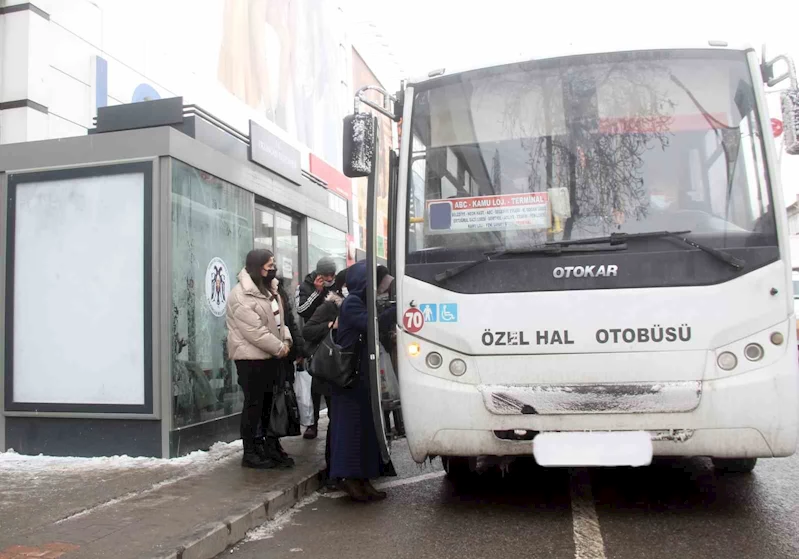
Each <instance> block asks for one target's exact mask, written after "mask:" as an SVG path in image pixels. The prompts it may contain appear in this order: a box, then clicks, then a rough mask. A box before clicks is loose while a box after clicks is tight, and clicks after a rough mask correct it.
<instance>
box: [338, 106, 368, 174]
mask: <svg viewBox="0 0 799 559" xmlns="http://www.w3.org/2000/svg"><path fill="white" fill-rule="evenodd" d="M374 159H375V121H374V117H373V116H372V115H370V114H366V113H356V114H353V115H348V116H346V117H344V165H343V170H344V174H345V175H346V176H348V177H350V178H352V179H355V178H359V177H368V176H369V175H371V174H372V167H373V165H374Z"/></svg>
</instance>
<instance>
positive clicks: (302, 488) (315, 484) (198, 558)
mask: <svg viewBox="0 0 799 559" xmlns="http://www.w3.org/2000/svg"><path fill="white" fill-rule="evenodd" d="M323 471H324V468H323V469H322V470H320V471H319V472H315V473H312V474H310V475H304V476H303V477H302V478H300V480H299V481H297V482H296V483H295V484H294V486H293V487H290V488H288V489H286V490H283V491H270V492H269V493H267V494H266V496H265V499H264V501H263V502H261V503H258V504H257V505H254V506H252V507H251V508H250V509H249V510H247V511H246V512H244V513H243V514H234V515H232V516H229V517H227V518H226V519H225V520H223V521H222V522H212V523H210V524H206V525H205V526H203V527H201V528H199V529H198V530H197V531H195V532H194V533H193V534H192V535H191V536H190V537H188V538H187V539H186V541H185V542H184V543H183V544H182V545H179V546H178V547H177V549H175V550H174V551H172V552H168V553H167V554H166V555H159V556H158V559H213V558H214V557H216V556H217V555H219V554H220V553H222V552H223V551H225V550H226V549H227V548H228V547H230V546H233V545H236V544H237V543H239V542H240V541H241V540H243V539H244V538H245V536H246V535H247V532H249V531H250V530H252V529H253V528H257V527H258V526H260V525H261V524H263V523H264V522H266V521H268V520H272V519H274V518H275V517H276V516H277V515H278V514H279V513H281V512H283V511H284V510H287V509H290V508H291V507H293V506H294V505H296V504H297V503H298V502H300V501H301V500H302V499H304V498H305V497H307V496H309V495H311V494H312V493H314V492H315V491H316V490H317V489H319V487H320V486H321V484H320V482H319V475H320V473H321V472H323Z"/></svg>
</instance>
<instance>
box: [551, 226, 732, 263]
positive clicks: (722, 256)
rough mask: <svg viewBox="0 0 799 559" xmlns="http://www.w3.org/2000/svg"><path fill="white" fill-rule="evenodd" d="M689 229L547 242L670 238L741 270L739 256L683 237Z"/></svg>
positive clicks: (594, 241) (585, 242)
mask: <svg viewBox="0 0 799 559" xmlns="http://www.w3.org/2000/svg"><path fill="white" fill-rule="evenodd" d="M688 233H690V231H648V232H646V233H611V234H610V235H609V236H607V237H593V238H590V239H575V240H573V241H552V242H550V243H547V244H548V245H550V246H556V247H567V246H571V245H584V244H588V245H592V244H601V243H609V244H610V245H611V246H613V245H617V244H621V243H626V242H627V241H629V240H630V239H658V238H666V237H668V238H671V239H676V240H678V241H680V242H681V243H683V244H686V245H688V246H691V247H693V248H696V249H699V250H701V251H703V252H706V253H707V254H709V255H710V256H712V257H713V258H715V259H716V260H719V261H720V262H724V263H725V264H727V265H729V266H731V267H732V268H735V269H736V270H741V269H743V267H744V266H745V265H746V262H744V261H743V260H741V259H740V258H736V257H734V256H733V255H732V254H730V253H728V252H725V251H723V250H719V249H717V248H713V247H709V246H706V245H703V244H701V243H697V242H696V241H692V240H691V239H688V238H686V237H684V235H687V234H688Z"/></svg>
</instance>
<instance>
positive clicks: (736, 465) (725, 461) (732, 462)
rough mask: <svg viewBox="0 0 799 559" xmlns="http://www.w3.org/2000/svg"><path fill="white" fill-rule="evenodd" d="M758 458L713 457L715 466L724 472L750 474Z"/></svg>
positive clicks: (717, 469)
mask: <svg viewBox="0 0 799 559" xmlns="http://www.w3.org/2000/svg"><path fill="white" fill-rule="evenodd" d="M755 464H757V458H713V468H714V469H715V470H716V471H717V472H720V473H722V474H749V473H751V472H752V470H754V469H755Z"/></svg>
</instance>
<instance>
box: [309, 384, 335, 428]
mask: <svg viewBox="0 0 799 559" xmlns="http://www.w3.org/2000/svg"><path fill="white" fill-rule="evenodd" d="M324 396H325V402H326V403H327V413H328V414H329V413H330V396H328V395H326V394H325V395H324ZM311 400H312V401H313V424H314V427H318V426H319V413H320V412H321V411H322V394H320V393H318V392H314V391H311ZM328 417H330V416H329V415H328Z"/></svg>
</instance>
